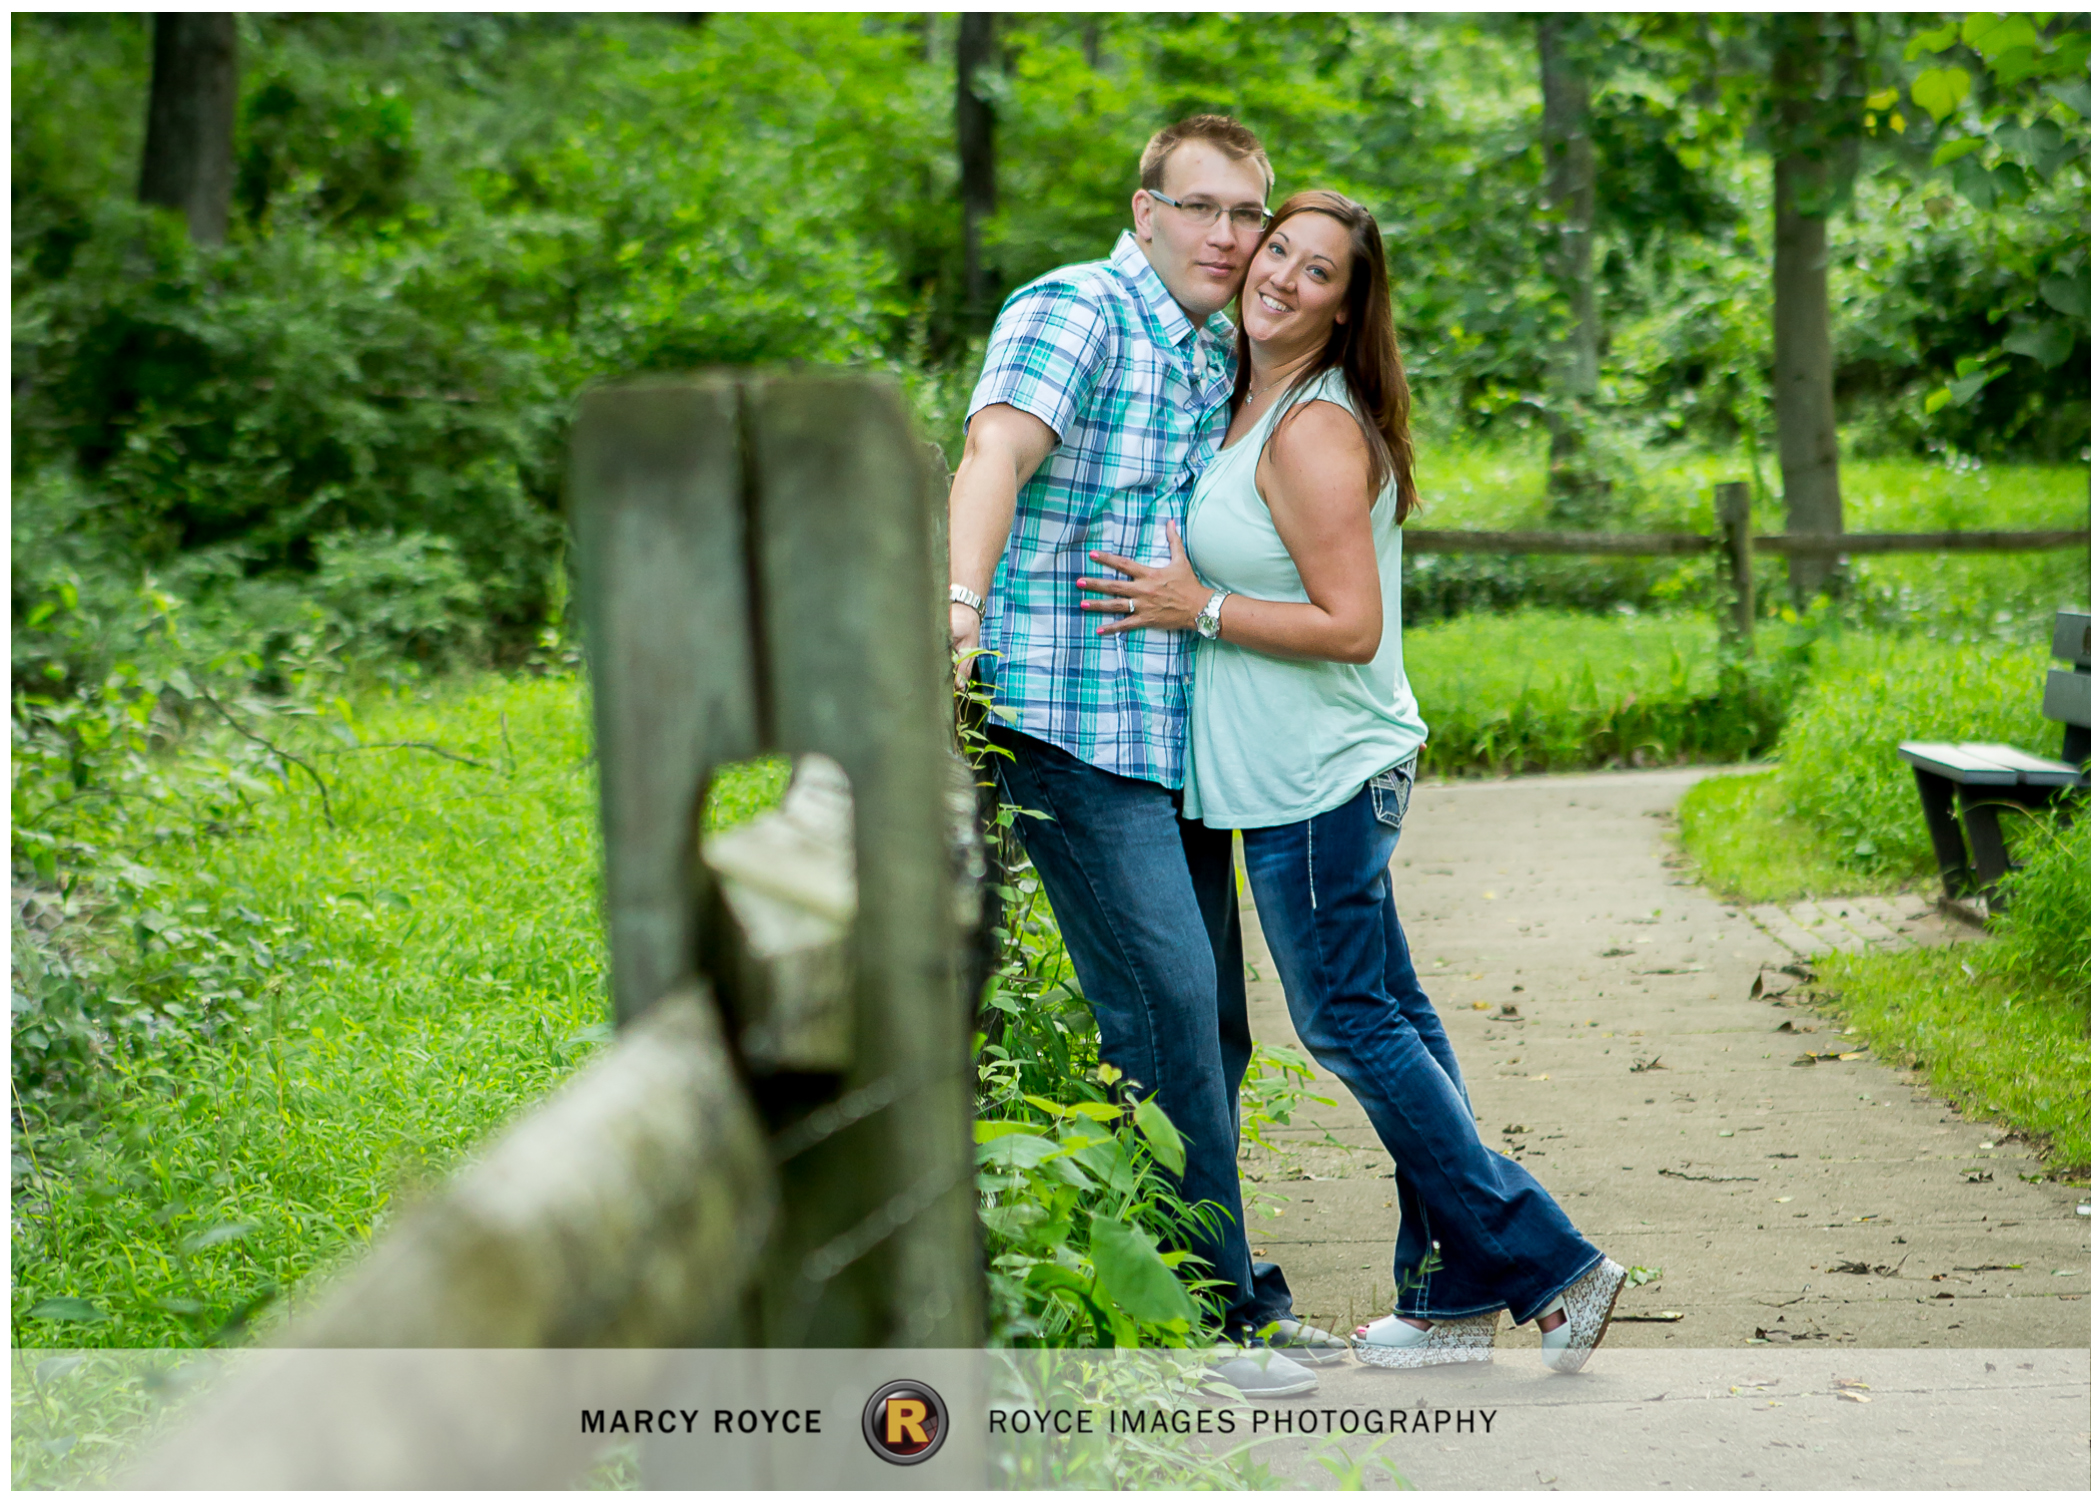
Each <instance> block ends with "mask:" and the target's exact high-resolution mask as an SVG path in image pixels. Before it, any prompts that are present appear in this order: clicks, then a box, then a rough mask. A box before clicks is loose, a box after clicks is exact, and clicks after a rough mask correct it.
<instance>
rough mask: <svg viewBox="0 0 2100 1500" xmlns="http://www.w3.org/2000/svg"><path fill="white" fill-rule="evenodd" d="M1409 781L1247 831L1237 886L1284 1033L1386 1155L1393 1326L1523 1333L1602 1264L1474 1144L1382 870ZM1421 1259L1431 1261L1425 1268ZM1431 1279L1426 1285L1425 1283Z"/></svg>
mask: <svg viewBox="0 0 2100 1500" xmlns="http://www.w3.org/2000/svg"><path fill="white" fill-rule="evenodd" d="M1411 788H1412V782H1411V781H1410V780H1409V778H1408V777H1407V776H1406V775H1405V774H1403V773H1402V772H1400V771H1388V772H1386V773H1385V774H1384V775H1382V776H1378V777H1375V778H1373V779H1372V780H1371V781H1370V782H1368V783H1366V784H1365V786H1364V787H1363V789H1362V790H1361V791H1359V792H1358V793H1357V794H1356V796H1355V797H1353V798H1351V799H1350V800H1349V801H1348V802H1345V803H1344V804H1342V806H1340V807H1338V808H1336V809H1335V810H1334V811H1332V812H1328V813H1322V814H1320V815H1319V816H1318V817H1316V818H1311V819H1308V820H1307V821H1305V822H1303V823H1288V824H1284V825H1283V826H1281V827H1277V828H1247V829H1242V830H1241V832H1240V837H1241V839H1242V841H1243V842H1244V845H1245V848H1246V857H1247V883H1248V885H1249V886H1250V887H1251V888H1252V890H1253V892H1254V905H1255V909H1256V910H1257V911H1258V912H1259V913H1260V914H1261V926H1262V933H1263V935H1264V936H1265V937H1266V938H1267V939H1268V942H1269V953H1270V955H1271V956H1272V957H1273V958H1274V959H1275V961H1276V968H1277V972H1278V974H1279V975H1280V976H1281V978H1282V980H1283V990H1284V996H1285V998H1286V999H1287V1000H1288V1001H1289V1003H1290V1008H1291V1022H1292V1024H1293V1025H1295V1026H1296V1027H1297V1028H1298V1036H1299V1039H1300V1040H1301V1041H1303V1042H1304V1043H1305V1045H1306V1047H1307V1048H1308V1049H1310V1050H1311V1052H1312V1054H1313V1056H1314V1057H1315V1058H1316V1059H1318V1061H1319V1063H1320V1065H1321V1066H1322V1067H1324V1068H1326V1069H1327V1070H1328V1071H1329V1072H1330V1073H1333V1074H1334V1075H1335V1076H1336V1077H1338V1078H1340V1079H1341V1080H1342V1082H1343V1083H1344V1084H1345V1085H1347V1087H1348V1089H1349V1092H1350V1093H1352V1094H1354V1095H1355V1096H1356V1100H1357V1103H1359V1104H1361V1105H1362V1106H1363V1108H1364V1112H1365V1113H1366V1114H1367V1115H1369V1116H1370V1117H1371V1124H1372V1126H1373V1127H1374V1128H1375V1129H1376V1130H1377V1132H1378V1138H1379V1139H1380V1140H1381V1141H1382V1142H1384V1144H1385V1148H1386V1150H1387V1151H1389V1152H1391V1153H1392V1157H1393V1162H1394V1165H1395V1168H1396V1170H1395V1173H1394V1176H1395V1180H1396V1182H1397V1184H1398V1187H1399V1194H1398V1202H1399V1207H1400V1227H1399V1233H1398V1237H1397V1240H1396V1243H1395V1244H1394V1247H1393V1280H1394V1282H1395V1283H1396V1285H1397V1286H1398V1288H1399V1295H1398V1299H1397V1302H1396V1304H1395V1306H1394V1309H1393V1310H1394V1311H1395V1312H1396V1313H1400V1314H1403V1315H1405V1316H1407V1317H1415V1318H1462V1317H1470V1316H1472V1315H1474V1314H1476V1313H1483V1312H1489V1311H1492V1310H1494V1309H1497V1308H1502V1307H1507V1308H1508V1309H1509V1310H1510V1312H1511V1314H1512V1315H1514V1316H1515V1318H1516V1320H1517V1321H1518V1322H1519V1323H1522V1322H1526V1321H1528V1320H1529V1319H1532V1318H1535V1317H1537V1316H1538V1315H1539V1313H1540V1312H1541V1311H1543V1310H1544V1308H1545V1306H1546V1304H1547V1303H1548V1302H1550V1301H1552V1300H1553V1298H1554V1296H1555V1295H1556V1294H1558V1293H1559V1292H1560V1291H1561V1290H1563V1289H1564V1288H1565V1287H1567V1286H1568V1284H1569V1283H1570V1282H1573V1281H1575V1280H1577V1279H1578V1278H1579V1277H1581V1276H1582V1275H1583V1274H1584V1273H1585V1272H1587V1271H1588V1270H1589V1269H1590V1268H1591V1267H1592V1266H1594V1265H1595V1264H1596V1263H1597V1261H1598V1259H1599V1258H1600V1256H1601V1253H1602V1252H1600V1251H1598V1250H1597V1249H1596V1248H1595V1247H1594V1246H1592V1245H1590V1244H1589V1243H1588V1242H1586V1241H1585V1240H1584V1239H1583V1238H1582V1236H1581V1235H1579V1234H1577V1233H1576V1232H1575V1226H1574V1225H1573V1224H1571V1223H1569V1222H1568V1216H1567V1215H1566V1214H1565V1213H1563V1212H1562V1211H1561V1208H1560V1205H1559V1204H1557V1203H1555V1202H1554V1201H1553V1198H1552V1196H1551V1195H1550V1194H1549V1193H1547V1191H1546V1190H1545V1189H1544V1188H1543V1187H1541V1186H1540V1185H1539V1183H1538V1180H1537V1179H1536V1178H1534V1177H1533V1176H1532V1175H1531V1174H1530V1173H1529V1172H1527V1171H1525V1170H1524V1169H1523V1168H1522V1167H1520V1166H1518V1165H1517V1164H1516V1163H1515V1162H1513V1161H1511V1160H1510V1159H1509V1158H1507V1157H1505V1156H1501V1155H1498V1154H1497V1153H1495V1152H1493V1151H1490V1150H1489V1149H1488V1148H1487V1147H1486V1146H1485V1145H1483V1144H1482V1143H1481V1140H1480V1133H1479V1132H1478V1131H1477V1130H1475V1129H1474V1126H1473V1111H1472V1106H1471V1104H1470V1102H1469V1101H1468V1099H1467V1096H1466V1089H1465V1084H1464V1083H1463V1082H1462V1081H1461V1080H1460V1078H1459V1072H1458V1058H1457V1056H1456V1055H1455V1054H1454V1053H1453V1052H1452V1050H1451V1041H1450V1038H1449V1037H1447V1036H1446V1035H1445V1034H1444V1027H1443V1023H1442V1022H1441V1021H1439V1020H1438V1019H1437V1014H1436V1010H1435V1008H1434V1007H1432V1006H1431V1005H1430V1003H1429V997H1428V996H1427V995H1425V994H1423V993H1422V986H1421V983H1420V982H1419V981H1418V980H1417V979H1416V977H1415V968H1414V963H1413V961H1412V960H1411V959H1410V958H1409V957H1408V953H1407V938H1406V936H1405V935H1404V934H1403V933H1402V932H1401V930H1400V917H1399V912H1398V909H1397V908H1396V907H1395V906H1394V904H1393V884H1392V876H1391V873H1390V872H1389V870H1388V868H1387V866H1388V865H1389V864H1390V862H1391V860H1392V857H1393V849H1394V846H1395V845H1396V844H1398V842H1399V839H1400V820H1401V818H1402V817H1403V816H1404V815H1405V813H1406V811H1407V798H1408V794H1409V792H1410V790H1411ZM1432 1249H1434V1250H1435V1252H1436V1259H1435V1260H1434V1261H1432V1260H1431V1259H1430V1255H1431V1251H1432ZM1425 1264H1426V1265H1431V1266H1433V1267H1434V1269H1431V1270H1429V1271H1428V1273H1427V1274H1426V1275H1424V1274H1423V1273H1422V1268H1423V1267H1424V1266H1425Z"/></svg>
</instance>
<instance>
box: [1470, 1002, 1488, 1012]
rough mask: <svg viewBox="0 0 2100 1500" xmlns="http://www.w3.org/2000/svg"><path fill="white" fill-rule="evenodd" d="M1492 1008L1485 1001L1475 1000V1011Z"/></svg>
mask: <svg viewBox="0 0 2100 1500" xmlns="http://www.w3.org/2000/svg"><path fill="white" fill-rule="evenodd" d="M1490 1008H1491V1007H1490V1006H1489V1005H1488V1002H1487V1001H1485V1000H1475V1001H1474V1002H1473V1009H1475V1010H1488V1009H1490Z"/></svg>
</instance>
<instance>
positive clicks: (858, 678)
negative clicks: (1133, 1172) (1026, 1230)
mask: <svg viewBox="0 0 2100 1500" xmlns="http://www.w3.org/2000/svg"><path fill="white" fill-rule="evenodd" d="M745 431H746V433H747V435H748V442H749V445H750V447H749V452H748V456H747V472H748V473H749V474H750V475H751V477H752V494H751V514H752V518H753V528H754V532H755V535H756V537H757V547H756V549H755V568H754V577H755V578H756V579H757V581H758V582H757V592H758V594H759V602H760V620H761V625H760V634H761V638H762V640H763V641H764V651H765V662H764V681H765V690H764V692H763V694H762V696H763V698H764V700H765V702H766V704H767V716H768V728H769V734H768V739H769V741H770V742H771V743H772V744H774V745H775V746H777V747H778V748H779V749H780V750H782V751H784V752H787V753H789V754H798V753H802V752H807V751H819V752H822V753H823V754H826V755H829V756H830V757H832V758H833V759H834V760H836V761H837V762H838V763H839V765H840V766H842V767H843V768H844V769H845V771H846V775H847V777H848V778H849V780H850V781H851V782H852V786H853V806H854V851H855V865H856V870H857V873H858V879H859V893H860V903H859V911H858V915H857V917H856V920H855V923H854V927H853V932H852V936H851V940H850V947H849V951H850V953H851V956H852V965H851V972H852V974H853V976H854V987H853V995H852V1004H853V1009H854V1018H853V1038H854V1050H853V1060H852V1063H851V1065H850V1066H849V1068H848V1070H847V1072H846V1074H845V1076H844V1077H843V1079H842V1080H840V1083H841V1087H842V1094H841V1097H843V1098H846V1099H852V1098H856V1097H860V1098H868V1097H871V1096H872V1097H880V1098H884V1099H886V1100H889V1101H891V1102H888V1103H886V1105H885V1107H883V1108H881V1109H879V1110H874V1111H871V1112H869V1113H867V1114H866V1115H865V1116H863V1117H862V1118H859V1119H858V1120H857V1121H855V1122H853V1123H851V1124H845V1125H843V1126H842V1127H841V1128H839V1129H838V1130H837V1131H836V1133H833V1134H828V1135H826V1136H825V1137H824V1138H822V1139H819V1140H816V1141H814V1142H813V1143H812V1144H810V1145H809V1146H808V1147H807V1148H806V1149H803V1150H800V1151H798V1152H797V1153H796V1154H794V1155H792V1156H790V1157H787V1158H786V1159H784V1160H783V1161H782V1163H781V1167H780V1197H781V1212H780V1219H779V1224H778V1228H777V1229H776V1232H775V1236H774V1242H773V1244H774V1253H772V1254H770V1255H769V1256H768V1262H769V1264H770V1265H771V1266H772V1267H773V1274H772V1275H770V1276H769V1277H766V1278H763V1279H762V1280H761V1282H760V1285H759V1289H758V1290H759V1297H758V1302H759V1307H758V1323H759V1333H760V1337H759V1338H758V1339H756V1340H755V1341H756V1342H759V1343H763V1344H766V1345H768V1346H802V1347H815V1348H824V1347H832V1348H867V1347H874V1346H878V1345H886V1344H888V1345H904V1346H916V1347H934V1348H938V1347H949V1348H954V1347H968V1346H974V1345H976V1344H977V1343H978V1342H979V1341H980V1340H981V1323H982V1315H981V1308H980V1304H981V1300H982V1288H981V1285H980V1282H981V1276H980V1274H979V1270H978V1250H977V1226H976V1217H975V1210H974V1199H973V1194H972V1188H973V1178H974V1167H973V1163H974V1147H973V1145H972V1143H971V1140H970V1120H971V1115H972V1104H971V1100H972V1088H971V1085H972V1080H971V1078H970V1076H969V1066H968V1059H969V1025H970V1019H971V1018H970V1015H969V1013H968V1010H967V1009H966V1008H965V1007H964V1006H963V1005H961V1004H958V1003H957V982H956V962H957V957H958V952H957V949H958V941H957V924H956V917H957V912H956V899H955V886H954V877H953V870H952V865H951V854H950V841H949V822H950V817H949V810H948V797H947V791H948V764H949V761H950V753H949V738H948V720H949V714H950V707H949V698H948V692H947V688H946V653H945V651H944V650H943V649H942V647H943V638H944V636H945V632H944V631H941V632H937V631H935V630H932V629H929V628H928V625H929V623H930V622H929V618H928V615H929V610H928V603H929V601H930V600H935V599H937V598H938V597H939V595H940V593H941V592H942V591H941V590H938V589H937V588H936V582H935V574H934V572H933V568H932V561H933V557H932V551H933V549H932V536H931V529H932V510H933V505H932V501H933V499H934V497H935V496H936V495H938V494H939V493H940V490H939V488H938V487H937V486H936V485H935V484H934V483H933V482H932V478H931V475H930V473H929V469H930V462H929V459H928V456H927V454H926V452H925V450H924V448H923V447H922V446H921V445H920V444H919V443H918V442H916V441H915V440H914V439H913V437H912V433H911V424H910V419H909V416H908V413H907V411H906V408H905V405H904V400H903V395H902V392H901V391H900V390H899V389H898V388H897V386H896V384H895V383H894V382H893V381H889V380H880V379H874V378H870V377H868V376H865V375H856V374H847V373H843V372H807V373H793V374H776V375H760V376H753V377H750V378H749V380H748V381H747V384H746V387H745ZM758 1094H759V1101H760V1105H761V1108H762V1109H764V1110H765V1111H766V1112H767V1113H768V1114H769V1115H770V1116H771V1118H772V1119H773V1122H774V1123H775V1125H776V1127H777V1128H779V1129H781V1130H783V1131H786V1132H795V1131H801V1132H803V1133H804V1134H807V1133H809V1132H808V1126H807V1122H808V1121H809V1120H810V1119H811V1118H813V1117H822V1116H823V1110H824V1096H822V1095H818V1096H816V1097H812V1096H811V1095H810V1093H809V1091H808V1087H807V1083H806V1081H798V1080H776V1081H774V1082H772V1083H770V1084H767V1085H762V1086H761V1087H760V1089H759V1091H758ZM813 1104H814V1105H815V1106H816V1108H815V1110H814V1114H813V1111H812V1105H813ZM828 1128H829V1127H828V1126H827V1129H828Z"/></svg>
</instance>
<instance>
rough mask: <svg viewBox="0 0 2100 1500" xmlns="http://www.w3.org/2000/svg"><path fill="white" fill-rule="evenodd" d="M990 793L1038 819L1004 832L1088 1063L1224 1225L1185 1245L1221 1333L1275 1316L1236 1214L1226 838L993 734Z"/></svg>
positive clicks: (1061, 756) (1239, 1063) (1286, 1293)
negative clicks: (1083, 1022) (1175, 1135)
mask: <svg viewBox="0 0 2100 1500" xmlns="http://www.w3.org/2000/svg"><path fill="white" fill-rule="evenodd" d="M987 734H988V737H989V738H990V739H991V741H992V742H993V743H994V744H995V745H998V746H999V747H1001V748H1002V749H1005V750H1007V751H1009V752H1011V754H1012V756H1013V759H1011V760H1008V759H1007V758H1006V757H1004V756H996V757H994V759H995V760H996V762H997V764H998V774H999V786H1000V793H1001V795H1002V796H1003V797H1004V798H1005V800H1006V801H1008V802H1010V803H1012V804H1013V805H1014V806H1016V807H1022V808H1029V809H1032V810H1035V811H1038V812H1043V813H1047V814H1049V817H1048V818H1047V819H1042V818H1020V819H1017V820H1016V822H1015V829H1016V831H1017V832H1018V833H1019V834H1020V836H1021V844H1022V847H1023V848H1025V849H1026V850H1027V851H1028V858H1029V859H1030V861H1032V862H1033V863H1034V865H1035V869H1036V873H1037V875H1039V876H1040V877H1041V878H1042V882H1043V890H1044V892H1045V893H1046V894H1047V895H1048V896H1049V898H1050V907H1051V910H1052V911H1054V912H1055V913H1056V915H1057V925H1058V930H1059V931H1060V932H1061V933H1062V934H1063V935H1064V940H1065V948H1066V950H1067V951H1068V952H1069V953H1070V954H1071V956H1072V967H1073V968H1074V969H1075V970H1076V971H1077V972H1078V976H1079V983H1080V986H1081V988H1082V990H1083V991H1084V993H1085V995H1086V998H1087V1003H1088V1004H1089V1005H1090V1006H1092V1007H1093V1011H1094V1019H1095V1020H1096V1021H1097V1022H1098V1023H1099V1024H1100V1027H1101V1057H1102V1059H1103V1061H1105V1062H1109V1063H1113V1064H1114V1065H1115V1066H1116V1067H1118V1068H1120V1069H1122V1071H1123V1074H1124V1077H1125V1078H1126V1079H1128V1080H1129V1082H1130V1085H1131V1086H1132V1087H1133V1088H1135V1089H1136V1091H1137V1093H1138V1095H1139V1096H1140V1097H1143V1096H1145V1095H1151V1096H1153V1097H1154V1098H1156V1099H1157V1101H1158V1103H1159V1107H1160V1108H1161V1109H1163V1110H1165V1111H1166V1113H1167V1118H1168V1119H1170V1120H1172V1121H1173V1122H1174V1124H1175V1126H1176V1127H1177V1128H1179V1130H1180V1131H1181V1133H1182V1135H1183V1137H1184V1138H1185V1139H1186V1142H1187V1146H1188V1161H1187V1165H1186V1169H1185V1170H1184V1172H1183V1173H1182V1176H1181V1178H1180V1181H1179V1183H1178V1184H1177V1186H1178V1187H1179V1189H1180V1192H1181V1195H1182V1198H1183V1200H1184V1201H1186V1202H1188V1203H1192V1204H1194V1203H1210V1204H1214V1205H1216V1208H1217V1210H1218V1211H1219V1213H1220V1216H1221V1219H1222V1227H1221V1230H1220V1232H1219V1233H1217V1234H1216V1235H1214V1236H1211V1235H1203V1236H1198V1237H1196V1238H1194V1239H1192V1240H1191V1242H1190V1244H1189V1247H1188V1248H1190V1249H1191V1250H1193V1251H1195V1252H1196V1253H1197V1254H1198V1255H1200V1256H1202V1257H1203V1258H1204V1259H1205V1260H1207V1261H1208V1262H1210V1266H1211V1274H1212V1275H1214V1276H1216V1277H1217V1278H1218V1279H1219V1280H1221V1281H1223V1282H1225V1283H1226V1287H1227V1290H1226V1291H1225V1292H1224V1293H1223V1294H1222V1295H1223V1296H1224V1298H1225V1301H1226V1304H1227V1311H1226V1323H1227V1328H1228V1330H1229V1331H1231V1332H1234V1333H1239V1332H1242V1331H1244V1330H1245V1329H1247V1328H1259V1327H1260V1326H1261V1325H1263V1324H1265V1323H1267V1322H1270V1321H1271V1320H1273V1319H1276V1318H1280V1317H1286V1316H1288V1315H1289V1313H1290V1309H1291V1293H1290V1288H1289V1286H1288V1285H1287V1284H1285V1282H1284V1279H1283V1274H1282V1272H1281V1270H1280V1269H1279V1268H1277V1267H1275V1266H1273V1265H1267V1264H1265V1265H1263V1266H1261V1267H1259V1268H1257V1267H1256V1266H1255V1265H1254V1263H1253V1259H1252V1257H1251V1256H1250V1255H1249V1254H1248V1252H1247V1230H1246V1222H1245V1219H1244V1217H1243V1215H1242V1211H1241V1205H1240V1176H1239V1136H1240V1131H1239V1096H1240V1081H1241V1080H1242V1079H1243V1078H1245V1077H1246V1073H1247V1064H1248V1062H1249V1060H1250V1059H1251V1058H1252V1056H1253V1052H1254V1042H1253V1038H1252V1036H1251V1035H1250V1034H1249V1032H1248V1030H1247V984H1246V968H1245V964H1244V962H1243V960H1242V957H1241V947H1240V909H1239V901H1238V898H1237V892H1236V886H1235V882H1234V880H1233V873H1232V835H1231V834H1230V833H1229V832H1224V831H1219V830H1213V829H1209V828H1205V827H1204V826H1203V825H1202V824H1201V823H1192V822H1189V821H1187V820H1185V819H1184V818H1182V817H1181V816H1180V813H1179V811H1178V808H1177V803H1178V801H1179V799H1178V798H1177V797H1176V796H1175V795H1174V793H1172V792H1170V791H1169V790H1168V789H1167V788H1166V787H1164V786H1161V785H1159V784H1158V783H1156V782H1151V781H1138V780H1135V779H1133V778H1131V777H1128V776H1118V775H1115V774H1114V773H1113V772H1109V771H1103V770H1101V769H1099V768H1098V767H1095V766H1090V765H1088V764H1087V763H1086V762H1085V761H1082V760H1080V759H1079V758H1078V757H1076V756H1074V755H1071V754H1068V753H1067V752H1065V751H1063V750H1060V749H1058V748H1057V747H1056V746H1055V745H1051V744H1048V743H1046V742H1044V741H1042V740H1038V739H1035V738H1034V737H1033V736H1030V735H1023V734H1016V733H1014V732H1013V731H1012V730H1008V729H1003V728H999V727H997V726H991V727H988V729H987Z"/></svg>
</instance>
